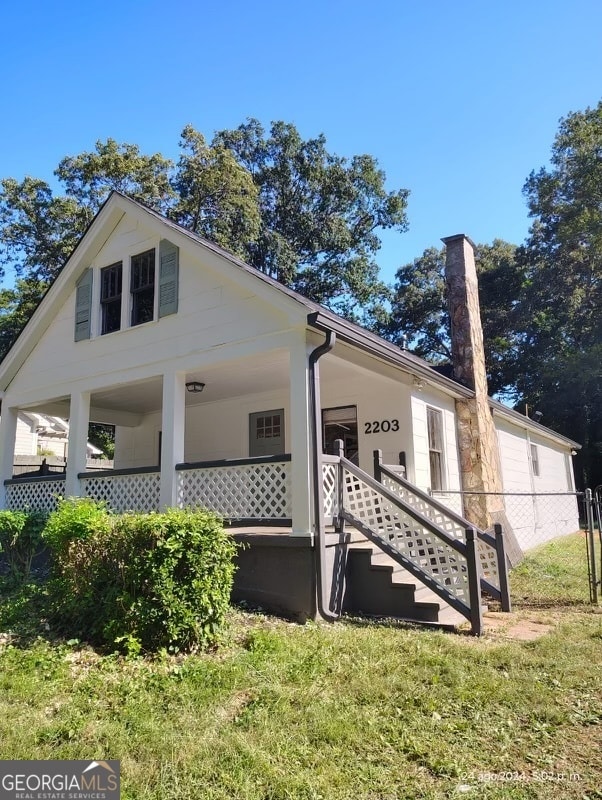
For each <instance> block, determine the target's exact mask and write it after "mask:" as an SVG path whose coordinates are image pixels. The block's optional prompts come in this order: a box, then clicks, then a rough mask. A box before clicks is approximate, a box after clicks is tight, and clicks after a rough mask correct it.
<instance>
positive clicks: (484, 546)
mask: <svg viewBox="0 0 602 800" xmlns="http://www.w3.org/2000/svg"><path fill="white" fill-rule="evenodd" d="M374 473H375V478H376V479H377V480H379V481H380V482H381V483H382V484H383V486H386V487H387V488H388V489H390V490H391V491H392V492H394V493H395V494H397V495H398V496H399V497H400V498H401V499H402V500H403V501H404V502H405V503H408V505H410V506H412V508H414V509H416V511H418V512H419V513H420V514H422V515H423V516H424V517H426V518H427V519H430V520H431V521H432V522H433V523H434V524H435V525H436V526H437V527H438V528H439V529H440V530H444V531H445V532H446V533H447V534H449V535H450V536H452V537H453V538H454V539H459V540H460V541H463V542H465V541H466V530H467V529H468V528H470V527H473V528H474V529H475V531H476V535H477V552H478V556H479V563H480V567H481V588H482V589H484V590H485V591H487V592H488V593H489V594H491V595H492V597H495V598H496V599H497V600H499V601H500V602H501V604H502V608H503V610H504V611H509V610H510V592H509V588H508V571H507V566H506V556H505V553H504V542H503V538H502V534H501V527H500V526H497V525H496V526H495V535H491V534H490V533H487V532H486V531H482V530H480V529H479V528H477V527H476V526H474V525H473V524H472V523H471V522H469V521H468V520H467V519H464V518H463V517H461V516H460V515H459V514H457V513H456V512H455V511H453V510H452V509H450V508H449V507H448V506H446V505H444V504H443V503H440V502H438V501H437V500H435V499H434V498H433V497H431V496H430V495H429V494H427V493H426V492H423V491H421V490H420V489H418V488H417V487H416V486H414V485H413V484H411V483H410V482H409V481H408V480H406V478H405V477H404V476H403V475H402V474H401V473H400V471H399V470H398V469H397V468H396V467H392V466H389V465H387V464H383V463H382V460H381V452H380V450H375V451H374Z"/></svg>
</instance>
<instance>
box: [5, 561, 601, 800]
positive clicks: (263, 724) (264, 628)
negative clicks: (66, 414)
mask: <svg viewBox="0 0 602 800" xmlns="http://www.w3.org/2000/svg"><path fill="white" fill-rule="evenodd" d="M549 558H550V556H549V552H548V550H547V549H546V548H544V549H543V550H541V551H539V552H538V553H536V554H535V556H534V557H533V563H532V564H531V566H530V567H529V569H530V570H531V577H534V576H535V577H536V578H537V576H539V577H540V578H541V580H543V581H544V583H545V581H546V579H545V577H544V576H545V575H546V574H548V570H549V565H550V563H551V562H550V561H549ZM552 561H553V559H552ZM538 565H539V566H538ZM538 570H539V571H540V573H541V574H540V573H538ZM522 579H523V578H522V577H519V580H522ZM2 591H3V592H4V602H3V604H2V605H1V606H0V631H5V635H4V637H3V638H4V643H3V644H0V757H2V758H4V759H11V758H19V759H21V758H24V759H29V758H81V759H87V758H97V759H98V758H103V759H104V758H118V759H120V760H121V772H122V797H123V798H124V800H133V799H134V798H135V799H136V800H151V799H152V800H155V799H156V800H159V798H160V799H161V800H176V798H177V800H185V799H187V798H190V799H191V800H192V798H195V799H196V798H201V797H202V798H207V799H208V800H225V798H241V800H285V799H288V798H290V799H291V800H292V799H294V800H297V798H298V799H299V800H318V798H323V800H401V799H402V798H414V797H420V798H454V797H469V798H470V797H474V798H573V797H574V798H588V800H594V798H598V799H599V798H602V785H601V779H600V776H601V775H602V747H601V745H602V697H601V694H600V686H601V685H602V659H601V658H600V655H601V653H602V615H600V613H599V612H598V610H596V609H591V608H589V607H587V606H585V605H584V606H574V607H566V606H565V607H561V606H559V607H558V609H556V610H555V611H554V619H555V622H556V623H557V624H556V625H555V627H554V629H553V630H552V631H551V632H550V633H548V634H547V635H545V636H543V637H541V638H540V639H538V640H537V641H532V642H519V641H513V640H510V639H507V638H505V637H504V636H502V635H499V634H498V633H491V634H488V635H486V636H484V637H482V638H481V639H478V640H477V639H474V638H472V637H470V636H458V635H451V634H445V633H442V632H437V631H431V630H429V631H426V630H418V629H411V628H407V627H402V626H399V625H394V624H391V625H386V624H376V623H368V622H365V621H361V620H349V621H346V622H343V623H339V624H336V625H334V626H332V625H331V626H329V625H326V624H308V625H305V626H299V625H294V624H291V623H287V622H284V621H281V620H277V619H274V618H270V617H268V616H264V615H260V614H249V613H246V612H244V611H242V610H233V611H232V612H231V619H230V633H229V637H228V640H227V641H225V642H224V643H223V645H222V647H221V648H220V649H219V650H217V651H216V652H214V653H210V654H203V655H190V656H186V657H173V656H167V655H166V654H163V655H161V656H159V657H157V658H155V659H134V660H124V659H122V658H118V657H115V656H100V655H98V654H97V653H95V652H93V651H92V650H90V649H88V648H86V647H83V646H81V645H80V644H79V643H77V642H73V641H72V642H70V643H67V642H63V641H56V640H53V639H52V631H47V630H46V629H45V623H44V620H43V610H44V593H43V589H41V588H40V587H36V586H35V585H34V586H30V587H27V588H25V589H21V590H19V591H17V590H15V589H14V587H13V588H11V587H9V586H6V585H5V586H4V588H3V590H2ZM522 613H530V614H531V615H532V614H533V612H532V611H531V612H521V611H519V612H517V615H515V616H520V615H521V614H522ZM545 613H546V615H547V616H546V619H549V617H550V610H549V609H547V610H546V612H545ZM9 629H10V630H12V631H13V633H12V634H9V633H6V632H7V631H9ZM0 641H2V638H1V637H0ZM577 775H578V776H579V780H577V778H576V776H577Z"/></svg>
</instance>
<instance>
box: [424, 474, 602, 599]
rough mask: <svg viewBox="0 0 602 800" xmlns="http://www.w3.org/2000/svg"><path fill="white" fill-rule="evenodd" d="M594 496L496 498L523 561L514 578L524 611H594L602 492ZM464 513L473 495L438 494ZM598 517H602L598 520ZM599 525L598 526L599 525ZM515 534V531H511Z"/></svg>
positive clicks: (601, 552) (601, 547)
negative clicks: (590, 607)
mask: <svg viewBox="0 0 602 800" xmlns="http://www.w3.org/2000/svg"><path fill="white" fill-rule="evenodd" d="M599 488H600V490H599V491H598V495H597V496H598V505H597V506H596V502H595V500H596V494H595V493H594V496H593V497H592V494H591V492H588V493H585V492H507V493H500V494H497V495H494V496H493V495H492V496H490V497H491V499H494V498H495V501H496V502H495V503H494V504H493V507H495V505H498V506H499V507H500V508H503V509H504V513H505V516H506V519H507V525H506V533H510V535H511V536H513V537H514V539H515V541H516V543H517V544H518V546H519V548H520V550H521V551H522V553H523V558H522V560H521V561H520V563H519V564H517V565H516V566H514V568H513V569H512V570H511V573H510V585H511V595H512V602H513V604H514V606H515V607H516V608H520V607H538V608H545V607H550V608H551V607H558V606H574V605H589V604H590V603H592V602H596V601H597V600H598V598H599V596H600V576H601V573H602V542H601V539H600V530H599V525H600V520H601V518H602V487H599ZM433 494H434V495H436V496H437V499H439V500H440V501H441V502H444V503H446V504H448V505H449V506H450V507H451V508H453V509H454V510H456V511H458V512H459V513H461V511H462V509H463V508H464V505H465V501H466V500H467V499H468V496H469V494H477V493H467V492H448V493H442V492H441V493H439V492H437V493H435V492H434V493H433ZM596 515H597V517H596ZM596 519H597V524H596ZM508 528H510V531H511V532H510V531H508Z"/></svg>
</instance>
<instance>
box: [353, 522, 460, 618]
mask: <svg viewBox="0 0 602 800" xmlns="http://www.w3.org/2000/svg"><path fill="white" fill-rule="evenodd" d="M353 539H354V541H353V542H352V543H351V544H350V546H349V550H348V553H347V575H346V578H347V591H346V594H345V605H344V608H345V611H346V612H347V613H352V614H365V615H367V616H374V617H392V618H395V619H400V620H405V621H409V622H416V623H428V624H430V625H436V626H441V627H443V628H447V629H457V628H458V627H460V626H461V625H464V624H465V623H466V618H465V617H464V616H462V614H460V613H458V612H457V611H456V610H455V609H453V608H452V607H451V606H449V605H448V604H447V603H445V601H443V600H442V599H441V598H440V597H438V595H436V594H435V593H434V592H432V591H431V590H430V589H429V588H428V587H427V586H425V585H424V584H422V583H421V582H420V581H418V580H417V579H416V578H414V576H413V575H412V574H411V573H409V572H408V571H407V570H405V569H404V568H403V567H402V566H401V565H400V564H398V563H397V562H396V561H394V560H393V559H392V558H390V557H389V556H388V555H386V553H383V552H382V551H381V550H379V549H378V547H375V546H374V545H372V544H371V543H370V542H369V541H367V540H366V539H365V538H364V537H361V535H360V536H358V535H357V534H356V535H355V536H353Z"/></svg>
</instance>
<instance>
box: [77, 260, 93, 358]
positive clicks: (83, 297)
mask: <svg viewBox="0 0 602 800" xmlns="http://www.w3.org/2000/svg"><path fill="white" fill-rule="evenodd" d="M91 317H92V269H87V270H86V271H85V272H84V274H83V275H82V276H81V278H80V279H79V280H78V282H77V289H76V292H75V341H76V342H80V341H81V340H82V339H89V338H90V321H91Z"/></svg>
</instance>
